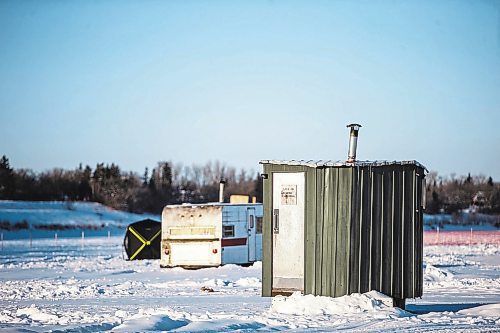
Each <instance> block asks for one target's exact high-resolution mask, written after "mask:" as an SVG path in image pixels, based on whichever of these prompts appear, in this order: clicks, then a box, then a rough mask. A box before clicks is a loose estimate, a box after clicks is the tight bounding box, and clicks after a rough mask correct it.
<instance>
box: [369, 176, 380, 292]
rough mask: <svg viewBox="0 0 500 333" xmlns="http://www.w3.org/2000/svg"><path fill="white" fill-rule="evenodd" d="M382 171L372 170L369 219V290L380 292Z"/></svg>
mask: <svg viewBox="0 0 500 333" xmlns="http://www.w3.org/2000/svg"><path fill="white" fill-rule="evenodd" d="M381 172H382V170H381V169H380V168H377V167H375V168H372V185H373V187H372V191H371V196H372V218H371V236H372V246H371V265H370V268H371V289H373V290H379V291H380V290H381V287H380V263H381V258H380V255H381V253H382V250H381V247H382V246H381V244H382V242H381V239H380V238H381V224H382V223H381V222H382V221H381V220H382V210H381V208H382V200H381V199H382V197H381V193H382V185H381V184H382V174H381Z"/></svg>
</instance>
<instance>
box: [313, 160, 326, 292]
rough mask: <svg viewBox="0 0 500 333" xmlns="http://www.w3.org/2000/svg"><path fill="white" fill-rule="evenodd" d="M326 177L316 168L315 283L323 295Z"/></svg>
mask: <svg viewBox="0 0 500 333" xmlns="http://www.w3.org/2000/svg"><path fill="white" fill-rule="evenodd" d="M324 193H325V188H324V177H323V170H322V169H317V170H316V196H317V202H318V203H320V204H319V205H316V207H314V209H316V248H315V251H316V270H315V272H314V278H315V285H316V293H318V294H320V295H322V294H323V291H322V290H323V283H322V276H323V272H324V270H325V267H324V263H323V250H324V249H323V246H324V240H323V235H324V232H323V227H324V217H323V204H324Z"/></svg>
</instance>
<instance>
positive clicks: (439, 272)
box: [424, 264, 453, 282]
mask: <svg viewBox="0 0 500 333" xmlns="http://www.w3.org/2000/svg"><path fill="white" fill-rule="evenodd" d="M452 279H453V274H452V273H451V272H449V271H447V270H444V269H441V268H437V267H435V266H432V265H429V264H424V281H426V282H442V281H451V280H452Z"/></svg>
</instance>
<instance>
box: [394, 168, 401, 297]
mask: <svg viewBox="0 0 500 333" xmlns="http://www.w3.org/2000/svg"><path fill="white" fill-rule="evenodd" d="M402 176H403V174H402V172H401V170H398V169H397V168H395V169H394V196H393V200H394V202H393V207H394V213H393V218H394V220H393V236H394V237H393V256H394V257H393V261H392V262H393V263H392V266H393V267H392V294H391V296H392V297H396V298H402V296H403V293H402V289H401V288H402V276H401V271H402V269H403V267H402V260H403V255H402V254H403V249H402V232H403V228H402V211H403V210H402V207H401V199H402V197H401V196H400V194H401V193H402V192H401V191H402V189H403V177H402Z"/></svg>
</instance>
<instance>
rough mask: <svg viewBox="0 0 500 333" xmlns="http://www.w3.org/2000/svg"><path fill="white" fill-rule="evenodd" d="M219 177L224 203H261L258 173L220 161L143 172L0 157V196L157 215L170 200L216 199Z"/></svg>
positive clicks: (113, 166)
mask: <svg viewBox="0 0 500 333" xmlns="http://www.w3.org/2000/svg"><path fill="white" fill-rule="evenodd" d="M221 179H224V180H225V182H226V187H225V189H226V190H225V195H224V196H225V201H226V202H227V201H228V199H229V196H230V195H231V194H241V195H248V196H250V197H252V196H255V197H256V198H257V201H258V202H262V183H261V179H260V177H259V175H258V174H257V173H256V172H248V171H246V170H244V169H241V170H237V169H236V168H234V167H230V166H227V165H225V164H223V163H221V162H218V161H216V162H208V163H206V164H203V165H198V164H193V165H183V164H181V163H177V164H173V163H172V162H166V161H162V162H158V163H157V165H156V167H154V168H152V169H151V170H149V169H148V168H146V169H145V170H144V174H142V175H139V174H137V173H135V172H125V171H123V170H122V169H121V168H120V167H119V166H118V165H116V164H114V163H111V164H104V163H98V164H97V165H96V166H95V167H94V168H91V167H90V166H88V165H87V166H85V167H83V166H82V165H81V164H80V166H79V167H77V168H75V169H74V170H64V169H60V168H54V169H51V170H49V171H44V172H40V173H36V172H34V171H33V170H31V169H14V168H12V167H11V166H10V163H9V159H8V158H7V157H6V156H5V155H4V156H3V157H2V158H1V159H0V200H31V201H52V200H57V201H59V200H66V201H94V202H100V203H102V204H105V205H107V206H110V207H113V208H115V209H120V210H125V211H130V212H135V213H145V212H148V213H155V214H158V213H160V212H161V210H162V209H163V207H164V206H165V205H167V204H179V203H184V202H190V203H204V202H214V201H218V199H219V182H220V180H221Z"/></svg>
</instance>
